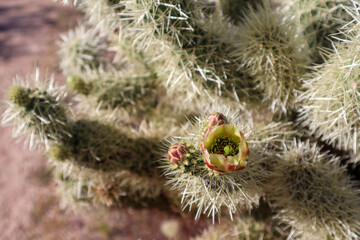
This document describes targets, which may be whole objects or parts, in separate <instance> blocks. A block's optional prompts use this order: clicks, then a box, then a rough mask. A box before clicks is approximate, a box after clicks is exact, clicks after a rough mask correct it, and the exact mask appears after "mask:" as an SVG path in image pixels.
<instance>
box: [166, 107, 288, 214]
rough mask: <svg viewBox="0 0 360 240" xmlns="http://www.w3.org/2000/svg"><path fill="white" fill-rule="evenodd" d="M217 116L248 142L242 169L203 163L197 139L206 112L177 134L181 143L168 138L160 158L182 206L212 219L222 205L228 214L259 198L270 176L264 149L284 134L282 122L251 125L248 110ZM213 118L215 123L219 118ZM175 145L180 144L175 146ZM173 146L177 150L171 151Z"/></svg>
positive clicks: (250, 207) (202, 133) (272, 147)
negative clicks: (226, 169) (165, 154)
mask: <svg viewBox="0 0 360 240" xmlns="http://www.w3.org/2000/svg"><path fill="white" fill-rule="evenodd" d="M212 114H214V113H212ZM212 114H210V116H212ZM215 114H217V115H218V114H219V113H215ZM221 116H223V117H221V118H220V119H221V120H220V122H221V123H222V124H224V123H225V122H226V123H229V122H230V123H234V124H235V125H236V126H237V127H239V129H241V130H242V131H244V134H245V136H246V140H247V141H248V142H249V148H250V149H251V151H250V155H249V159H248V161H247V166H246V168H245V170H241V171H237V172H227V173H219V172H218V171H215V170H212V169H210V168H209V167H207V166H206V164H205V159H204V155H203V153H202V151H201V148H200V141H201V140H202V136H203V135H204V128H205V127H206V126H207V125H209V124H210V125H211V123H210V122H213V121H212V118H211V121H210V122H209V121H208V120H209V116H208V117H205V116H203V117H199V118H198V120H199V121H197V122H195V123H194V125H193V127H192V129H190V130H188V132H187V135H185V136H183V137H181V138H180V141H181V143H175V142H174V141H175V140H176V141H179V139H178V138H177V139H174V140H173V141H171V143H172V145H171V146H170V148H169V152H168V158H167V159H166V161H164V162H163V168H164V171H165V176H166V177H167V178H168V179H169V180H168V183H169V184H170V185H171V187H172V190H176V191H180V192H181V202H182V204H183V209H186V208H189V210H191V209H193V208H194V207H195V208H196V218H199V217H200V215H201V214H207V215H208V216H211V217H212V218H213V221H214V220H215V217H219V216H220V215H221V212H222V209H223V208H225V209H226V208H227V210H228V213H229V215H230V217H231V218H232V217H233V214H235V212H237V210H239V209H240V208H245V209H248V210H249V209H252V208H253V207H254V206H257V205H258V201H259V198H260V197H261V196H262V195H263V190H262V186H263V184H264V182H265V181H266V179H267V178H268V177H269V176H270V172H268V171H269V170H270V166H267V165H268V164H269V163H268V162H267V158H266V157H265V156H266V154H264V151H272V149H274V147H275V146H276V145H277V143H275V142H276V141H279V144H280V145H281V143H282V142H283V141H286V137H285V136H286V135H287V134H288V132H287V130H285V129H286V126H285V125H282V126H279V125H276V124H275V125H272V124H269V125H268V126H267V127H260V126H258V127H255V128H256V129H252V127H253V126H251V125H252V124H253V123H252V120H251V116H250V114H249V115H247V114H244V115H243V116H241V115H239V116H237V115H236V114H235V115H230V114H229V115H228V116H226V117H225V116H224V115H222V114H221ZM244 118H245V119H244ZM246 118H247V119H246ZM226 119H228V120H226ZM205 121H206V122H207V123H205ZM216 122H217V123H218V122H219V119H217V121H216ZM264 129H266V131H264ZM281 135H282V136H281ZM275 136H277V137H278V138H276V137H275ZM274 138H275V139H276V140H275V141H273V140H274ZM263 139H265V140H263ZM279 139H283V140H281V141H280V140H279ZM174 146H175V147H174ZM179 146H180V147H182V148H181V149H179ZM174 149H176V150H177V151H176V152H174V151H173V150H174ZM190 150H192V151H190ZM181 156H183V159H182V157H181ZM188 157H189V158H188Z"/></svg>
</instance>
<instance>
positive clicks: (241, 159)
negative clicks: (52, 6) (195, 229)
mask: <svg viewBox="0 0 360 240" xmlns="http://www.w3.org/2000/svg"><path fill="white" fill-rule="evenodd" d="M61 2H63V3H65V4H73V5H76V6H77V7H78V8H79V9H81V10H82V11H83V12H84V13H85V20H86V23H83V24H80V25H79V26H78V27H77V28H76V29H75V30H71V31H69V32H68V33H67V34H65V35H62V37H61V41H60V43H59V47H60V50H59V55H60V57H61V58H62V60H61V63H60V68H61V69H62V71H63V73H64V75H65V77H66V85H67V88H66V87H59V86H56V85H55V84H54V79H53V78H52V77H50V78H49V77H45V80H41V79H40V75H39V71H38V70H37V71H36V72H35V75H34V76H32V77H30V78H29V80H33V82H34V83H33V84H30V81H28V80H26V81H23V80H21V79H20V78H17V79H16V80H15V81H14V86H13V87H11V88H10V89H9V90H8V92H7V97H8V101H7V110H6V111H5V112H4V115H3V123H4V124H13V125H14V135H15V136H20V135H25V136H27V139H28V141H29V142H30V147H31V148H34V147H35V146H38V145H44V146H45V148H42V149H43V150H44V151H45V153H46V155H47V156H48V158H49V165H50V166H51V167H52V169H53V170H54V177H55V179H56V182H57V183H58V191H59V194H60V196H61V203H62V205H64V206H70V207H74V209H78V208H81V207H83V206H86V207H91V206H94V205H95V206H105V207H127V206H131V207H142V208H145V207H157V208H160V209H161V210H164V211H169V212H170V211H171V212H181V211H183V210H184V211H185V210H189V211H190V214H193V215H194V217H195V218H196V219H198V218H200V217H201V216H202V215H207V216H208V217H209V216H210V217H211V218H212V220H213V222H215V218H217V219H218V220H219V222H220V220H221V221H223V220H224V218H226V217H227V216H224V215H229V216H230V219H232V220H233V223H230V222H226V220H225V223H226V225H225V226H224V225H220V226H219V227H214V229H215V230H210V231H209V232H208V234H206V233H205V234H204V235H202V237H201V238H202V239H211V238H212V237H213V238H215V239H218V238H220V237H221V236H226V238H227V239H228V238H229V239H230V238H231V237H233V236H232V235H233V234H236V233H239V235H238V236H234V237H235V238H239V237H240V238H242V237H245V238H251V239H252V238H263V239H276V238H277V237H279V238H284V237H285V236H286V235H287V236H286V237H287V238H288V239H290V238H292V237H294V236H295V237H296V238H303V239H357V238H359V237H360V236H359V232H360V226H359V223H360V219H359V216H360V212H359V211H360V209H359V203H360V202H359V201H360V200H359V190H358V183H357V182H353V180H350V178H352V179H354V180H356V179H357V180H359V176H357V175H356V174H354V172H355V171H353V170H352V167H354V166H355V169H358V168H359V166H358V165H356V164H358V163H356V161H357V159H358V158H359V157H358V156H359V155H349V153H350V152H353V153H357V152H356V151H357V148H358V143H359V140H360V139H359V137H358V136H359V133H358V132H359V126H360V124H359V113H360V108H359V106H360V105H359V99H360V95H359V88H358V86H359V84H360V82H359V80H358V75H359V68H358V65H359V64H358V57H357V53H358V52H359V50H360V49H359V46H358V45H359V36H360V35H359V22H360V21H359V16H360V14H359V3H358V2H357V1H348V2H342V1H337V0H336V1H330V0H316V1H308V0H292V1H281V0H271V1H270V0H261V1H260V0H259V1H247V0H239V1H234V0H219V1H214V2H213V1H210V0H124V1H118V0H116V1H115V0H106V1H105V0H79V1H68V0H63V1H61ZM345 13H347V14H346V15H345ZM332 16H336V18H337V19H338V20H341V21H337V20H334V19H332ZM342 22H343V23H344V24H345V26H344V27H342V28H340V27H339V25H340V24H341V23H342ZM336 32H338V33H339V34H338V35H335V38H334V39H336V42H334V43H333V42H331V41H330V40H329V39H325V37H329V36H325V35H327V34H328V33H336ZM340 36H341V37H342V38H340ZM330 43H331V44H332V45H334V47H335V48H334V49H333V51H331V50H327V55H326V56H325V59H326V61H325V62H324V63H323V61H322V60H321V59H320V57H321V56H320V50H319V49H318V47H319V46H320V47H329V46H330V45H331V44H330ZM313 63H321V65H319V66H317V67H311V68H310V67H308V66H309V64H313ZM31 78H32V79H31ZM67 91H70V92H71V93H72V97H71V98H67V97H66V96H67ZM189 119H190V120H189ZM289 121H292V122H289ZM296 121H297V122H301V123H302V124H295V123H296ZM322 140H323V141H322ZM324 141H325V142H324ZM315 142H316V143H317V144H315ZM327 143H330V145H327ZM325 150H330V152H331V153H332V154H337V156H333V155H331V154H330V153H329V152H327V151H325ZM341 150H348V151H341ZM350 158H351V159H352V160H353V162H352V163H351V164H348V159H350ZM340 165H341V166H340ZM264 205H266V206H268V207H267V208H266V210H264V209H263V207H264ZM254 212H255V214H254ZM259 212H260V214H256V213H259ZM265 213H266V214H265ZM236 215H241V217H239V216H236ZM247 215H252V216H247ZM257 215H266V218H263V219H258V217H259V216H257ZM269 226H271V227H269ZM284 227H285V228H287V230H284V231H281V230H280V229H283V228H284ZM174 228H176V227H174ZM175 230H176V229H175ZM175 230H174V231H169V232H167V231H166V230H164V229H163V232H164V234H166V235H167V236H169V237H170V236H171V237H174V236H175V235H176V233H175V232H176V231H175ZM211 232H212V233H211Z"/></svg>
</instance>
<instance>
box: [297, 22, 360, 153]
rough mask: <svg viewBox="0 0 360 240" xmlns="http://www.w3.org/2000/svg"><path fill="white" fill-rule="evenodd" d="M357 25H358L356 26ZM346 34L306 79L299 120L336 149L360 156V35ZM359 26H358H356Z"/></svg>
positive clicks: (353, 30)
mask: <svg viewBox="0 0 360 240" xmlns="http://www.w3.org/2000/svg"><path fill="white" fill-rule="evenodd" d="M354 25H355V24H354ZM351 26H352V24H349V25H348V28H350V30H349V31H348V33H347V31H346V30H345V31H344V34H346V38H345V39H344V40H343V42H340V43H337V44H334V47H335V49H334V52H333V53H331V54H329V55H328V59H327V60H326V61H325V63H324V64H322V65H320V66H319V67H317V68H315V71H314V72H313V73H312V74H309V75H307V77H306V79H305V89H306V90H305V91H304V92H303V93H301V95H300V96H299V98H298V102H299V103H300V104H301V108H300V113H301V115H300V118H299V121H300V122H301V123H302V124H303V125H304V126H306V127H308V128H309V129H310V131H311V133H313V134H314V135H315V136H317V137H319V138H321V139H322V140H324V141H326V142H328V143H329V144H331V145H332V146H334V147H337V148H339V149H342V150H347V151H352V152H353V153H357V148H358V146H359V141H360V139H359V134H358V132H359V130H360V129H359V124H360V122H359V112H360V102H359V84H360V82H359V79H358V72H359V71H360V68H359V67H358V62H359V61H358V54H357V52H358V51H359V49H360V48H359V46H360V45H359V41H360V39H359V36H360V32H359V29H358V28H357V27H354V28H352V27H351ZM355 26H356V25H355Z"/></svg>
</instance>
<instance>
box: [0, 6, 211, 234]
mask: <svg viewBox="0 0 360 240" xmlns="http://www.w3.org/2000/svg"><path fill="white" fill-rule="evenodd" d="M80 18H81V14H80V13H78V12H77V11H76V10H74V9H73V8H70V7H63V6H62V5H60V4H59V3H53V2H51V1H50V0H31V1H29V0H11V1H5V0H2V1H0V88H1V90H2V91H1V92H0V98H1V99H2V100H4V99H5V91H6V89H7V88H8V87H9V86H10V85H11V83H12V79H13V78H14V77H15V75H19V76H21V77H24V76H26V75H27V74H32V73H34V69H35V66H38V67H40V69H41V71H42V72H45V71H46V70H47V71H48V72H53V73H54V74H55V78H56V80H57V81H60V82H63V81H64V77H63V76H62V75H61V73H60V71H59V69H58V65H57V63H58V62H59V59H58V58H57V56H56V51H57V45H56V41H57V40H58V39H59V34H60V33H62V32H66V31H67V29H68V28H70V27H74V26H76V23H77V21H79V19H80ZM2 105H3V104H1V106H2ZM2 111H4V109H3V107H2V108H1V112H2ZM11 134H12V129H11V127H0V143H1V144H0V239H2V240H8V239H9V240H10V239H19V240H27V239H66V240H68V239H88V240H90V239H166V238H165V237H164V235H163V234H162V233H161V231H160V226H161V223H162V222H163V221H167V220H169V219H172V220H176V221H178V223H179V224H180V233H179V235H178V239H188V238H189V237H190V236H193V235H195V234H198V233H199V232H201V230H202V229H203V228H204V227H205V225H207V222H204V221H202V222H195V221H194V220H193V217H192V216H187V217H184V216H176V215H169V214H167V213H165V212H162V211H159V210H154V209H144V210H135V209H91V210H87V211H86V212H85V211H81V212H76V213H74V212H73V211H71V210H69V209H63V208H61V207H60V205H59V197H58V195H57V193H56V184H55V183H54V182H53V181H52V179H51V172H50V170H49V167H48V166H47V164H46V157H45V156H44V155H43V154H42V153H41V152H40V151H34V152H30V151H29V150H28V149H27V148H25V147H24V145H23V144H22V142H21V141H20V142H19V141H17V140H15V139H12V138H11Z"/></svg>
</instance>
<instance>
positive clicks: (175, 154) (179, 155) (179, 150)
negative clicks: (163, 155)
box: [168, 143, 187, 164]
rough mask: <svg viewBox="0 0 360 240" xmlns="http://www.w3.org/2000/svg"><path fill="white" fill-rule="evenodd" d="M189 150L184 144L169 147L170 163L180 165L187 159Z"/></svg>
mask: <svg viewBox="0 0 360 240" xmlns="http://www.w3.org/2000/svg"><path fill="white" fill-rule="evenodd" d="M186 152H187V149H186V147H185V145H184V144H182V143H175V144H173V145H171V146H170V147H169V150H168V159H169V161H170V162H172V163H175V164H179V162H181V161H182V160H184V159H185V158H186V156H185V154H186Z"/></svg>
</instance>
